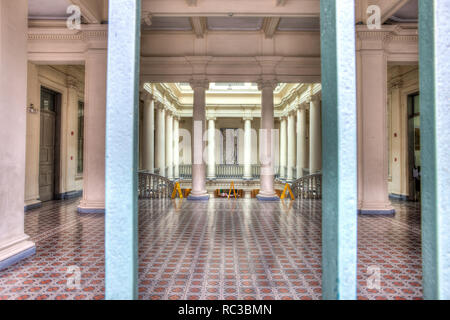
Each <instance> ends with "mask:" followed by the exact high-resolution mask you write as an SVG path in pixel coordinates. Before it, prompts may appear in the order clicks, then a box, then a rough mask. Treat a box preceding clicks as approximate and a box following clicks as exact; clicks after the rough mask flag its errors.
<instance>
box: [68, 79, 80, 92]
mask: <svg viewBox="0 0 450 320" xmlns="http://www.w3.org/2000/svg"><path fill="white" fill-rule="evenodd" d="M66 83H67V87H68V88H69V89H75V90H78V89H79V87H80V83H79V81H78V80H77V79H76V78H75V77H73V76H67V79H66Z"/></svg>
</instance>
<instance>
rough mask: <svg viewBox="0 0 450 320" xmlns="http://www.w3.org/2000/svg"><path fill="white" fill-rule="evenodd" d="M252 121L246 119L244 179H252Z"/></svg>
mask: <svg viewBox="0 0 450 320" xmlns="http://www.w3.org/2000/svg"><path fill="white" fill-rule="evenodd" d="M252 120H253V118H244V179H245V180H250V179H252Z"/></svg>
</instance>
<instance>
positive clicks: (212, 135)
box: [207, 117, 216, 180]
mask: <svg viewBox="0 0 450 320" xmlns="http://www.w3.org/2000/svg"><path fill="white" fill-rule="evenodd" d="M207 178H208V179H211V180H212V179H215V178H216V118H213V117H210V118H208V174H207Z"/></svg>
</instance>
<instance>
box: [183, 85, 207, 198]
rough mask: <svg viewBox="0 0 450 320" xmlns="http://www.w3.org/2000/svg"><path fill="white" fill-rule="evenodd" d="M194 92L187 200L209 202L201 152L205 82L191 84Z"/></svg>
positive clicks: (202, 145)
mask: <svg viewBox="0 0 450 320" xmlns="http://www.w3.org/2000/svg"><path fill="white" fill-rule="evenodd" d="M191 87H192V90H194V108H193V113H192V148H191V150H192V191H191V194H190V195H189V197H188V200H200V201H201V200H209V195H208V193H207V192H206V172H205V161H204V158H203V151H204V147H205V143H204V141H203V135H204V132H205V130H206V99H205V95H206V89H207V88H208V87H209V83H208V82H207V81H206V80H194V81H192V82H191Z"/></svg>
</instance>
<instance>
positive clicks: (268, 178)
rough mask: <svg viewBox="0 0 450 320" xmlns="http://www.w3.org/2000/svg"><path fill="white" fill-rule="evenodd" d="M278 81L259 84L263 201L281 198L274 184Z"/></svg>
mask: <svg viewBox="0 0 450 320" xmlns="http://www.w3.org/2000/svg"><path fill="white" fill-rule="evenodd" d="M275 87H276V82H275V81H273V80H269V81H267V80H266V81H261V82H260V83H259V84H258V88H259V90H261V91H262V95H261V96H262V101H261V130H260V135H259V136H260V149H259V150H260V151H259V152H260V163H261V189H260V191H259V194H258V196H257V198H258V200H261V201H277V200H279V199H280V198H279V197H278V196H277V194H276V193H275V189H274V187H273V184H274V172H273V163H274V154H273V150H274V142H275V141H274V139H275V138H274V133H275V132H274V114H273V113H274V108H273V90H275Z"/></svg>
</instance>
